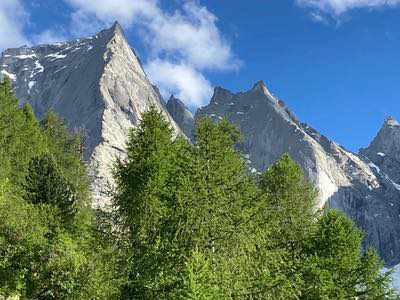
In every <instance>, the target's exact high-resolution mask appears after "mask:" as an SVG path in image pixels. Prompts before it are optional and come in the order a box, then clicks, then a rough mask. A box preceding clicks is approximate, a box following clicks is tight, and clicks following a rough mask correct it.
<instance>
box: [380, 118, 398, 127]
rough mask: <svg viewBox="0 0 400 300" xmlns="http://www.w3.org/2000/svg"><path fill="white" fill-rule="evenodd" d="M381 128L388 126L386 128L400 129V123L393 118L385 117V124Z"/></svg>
mask: <svg viewBox="0 0 400 300" xmlns="http://www.w3.org/2000/svg"><path fill="white" fill-rule="evenodd" d="M383 126H384V127H385V126H388V127H400V123H399V122H398V121H397V120H396V119H395V118H394V117H391V116H389V117H387V118H386V119H385V122H384V125H383Z"/></svg>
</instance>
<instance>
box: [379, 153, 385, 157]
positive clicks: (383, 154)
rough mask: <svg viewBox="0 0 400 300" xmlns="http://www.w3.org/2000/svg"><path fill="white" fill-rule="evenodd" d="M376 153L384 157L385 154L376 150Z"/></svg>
mask: <svg viewBox="0 0 400 300" xmlns="http://www.w3.org/2000/svg"><path fill="white" fill-rule="evenodd" d="M377 154H378V155H379V156H381V157H385V156H386V154H385V153H383V152H378V153H377Z"/></svg>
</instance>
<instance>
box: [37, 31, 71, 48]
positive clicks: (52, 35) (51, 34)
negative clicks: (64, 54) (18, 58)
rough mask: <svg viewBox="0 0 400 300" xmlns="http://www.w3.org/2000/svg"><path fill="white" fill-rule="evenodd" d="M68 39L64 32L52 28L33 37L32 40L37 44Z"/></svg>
mask: <svg viewBox="0 0 400 300" xmlns="http://www.w3.org/2000/svg"><path fill="white" fill-rule="evenodd" d="M66 39H67V37H66V36H65V35H64V34H62V33H60V32H56V31H54V30H50V29H49V30H45V31H43V32H41V33H39V34H35V35H33V36H32V37H31V40H32V42H33V44H35V45H40V44H49V43H56V42H62V41H65V40H66Z"/></svg>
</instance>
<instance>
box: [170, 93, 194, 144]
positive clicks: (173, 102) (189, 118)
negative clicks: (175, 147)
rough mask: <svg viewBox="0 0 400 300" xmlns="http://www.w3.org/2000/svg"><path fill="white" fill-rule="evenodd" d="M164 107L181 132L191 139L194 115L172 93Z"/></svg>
mask: <svg viewBox="0 0 400 300" xmlns="http://www.w3.org/2000/svg"><path fill="white" fill-rule="evenodd" d="M166 107H167V110H168V112H169V113H170V115H171V116H172V118H173V119H174V120H175V122H176V123H177V124H178V125H179V127H180V128H181V129H182V131H183V133H184V134H185V135H186V136H187V137H188V138H189V139H191V140H192V139H193V136H194V117H193V114H192V113H191V112H190V110H189V109H188V108H187V107H186V105H185V104H184V103H183V102H182V101H181V100H179V99H177V98H175V97H174V96H173V95H171V97H170V98H169V100H168V102H167V105H166Z"/></svg>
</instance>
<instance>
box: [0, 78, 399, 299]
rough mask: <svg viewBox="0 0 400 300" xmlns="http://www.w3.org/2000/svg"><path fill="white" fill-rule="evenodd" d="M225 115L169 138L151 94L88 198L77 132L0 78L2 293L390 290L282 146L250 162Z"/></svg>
mask: <svg viewBox="0 0 400 300" xmlns="http://www.w3.org/2000/svg"><path fill="white" fill-rule="evenodd" d="M239 138H240V135H239V133H238V131H237V130H236V129H235V128H234V127H233V126H232V125H231V124H229V123H228V122H227V121H225V120H222V121H220V122H219V123H218V124H216V123H214V122H212V121H211V120H210V119H203V120H201V121H199V123H198V124H197V129H196V142H195V144H190V143H189V142H188V141H187V140H186V139H184V138H177V139H173V133H172V130H171V128H170V127H169V125H168V123H167V122H166V121H165V120H164V118H163V116H162V114H160V113H159V112H158V111H157V110H156V109H155V108H151V109H150V110H149V112H147V113H146V114H144V116H143V120H142V122H141V124H140V126H138V128H135V129H132V131H131V133H130V136H129V143H128V146H127V157H126V159H124V160H119V161H117V162H116V164H115V166H114V177H115V182H116V187H115V190H114V191H113V192H112V198H113V208H114V209H113V211H112V212H111V213H110V212H104V211H103V212H96V211H93V210H92V209H91V208H90V195H89V188H88V187H89V180H88V177H87V175H86V168H85V164H84V163H83V161H82V151H83V148H84V147H83V144H82V139H81V137H80V135H79V134H77V133H71V132H70V131H68V129H67V126H66V124H65V123H64V122H63V121H62V120H60V119H59V118H57V116H55V115H54V114H53V113H49V114H47V115H46V116H45V118H44V119H43V120H40V121H38V120H37V119H36V118H35V116H34V114H33V112H32V109H31V108H30V107H29V105H24V106H22V107H20V106H19V105H18V101H17V99H15V97H14V96H13V93H12V90H11V86H10V84H9V82H7V81H4V82H2V83H1V84H0V298H1V296H4V297H10V296H13V295H17V296H19V298H20V299H198V300H200V299H274V300H275V299H395V295H393V291H392V290H391V289H390V288H389V284H390V280H389V274H388V273H385V274H383V273H381V268H382V263H381V261H380V260H379V259H378V258H377V256H376V254H375V252H374V251H372V250H367V251H363V250H362V247H361V241H362V234H361V232H360V231H359V230H358V229H357V228H356V227H355V226H354V224H353V223H352V222H351V221H350V220H349V219H348V218H347V217H346V216H344V215H343V214H341V213H339V212H337V211H332V210H328V211H324V212H316V211H315V210H314V202H315V198H316V191H315V189H314V188H313V186H312V185H311V184H310V183H309V182H308V181H307V180H306V179H305V177H304V175H303V173H302V171H301V169H300V167H299V166H298V165H297V164H296V163H294V162H293V161H292V160H291V159H290V157H289V156H287V155H284V156H283V157H282V158H281V159H280V160H279V161H277V162H276V163H275V164H274V165H272V166H271V167H270V168H269V169H268V170H266V171H265V172H264V173H263V174H261V175H256V176H254V175H251V174H250V172H249V170H248V166H247V165H246V162H245V160H244V159H243V158H242V155H241V154H240V153H239V152H237V151H236V150H235V147H234V146H235V144H237V142H238V141H239Z"/></svg>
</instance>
